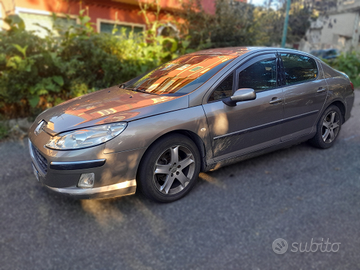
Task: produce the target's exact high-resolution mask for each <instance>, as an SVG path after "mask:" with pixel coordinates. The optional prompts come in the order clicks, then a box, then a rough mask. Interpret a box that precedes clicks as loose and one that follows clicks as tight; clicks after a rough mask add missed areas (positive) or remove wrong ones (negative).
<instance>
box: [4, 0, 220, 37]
mask: <svg viewBox="0 0 360 270" xmlns="http://www.w3.org/2000/svg"><path fill="white" fill-rule="evenodd" d="M150 2H151V3H155V0H151V1H150V0H140V3H139V1H138V0H52V1H48V0H36V1H34V0H0V16H1V17H0V27H1V28H5V27H6V25H5V23H4V22H3V19H4V18H5V17H6V16H7V15H9V14H18V15H19V16H20V17H21V18H22V19H23V20H24V22H25V25H26V29H27V30H34V31H36V32H37V33H38V35H40V36H44V35H46V30H44V29H43V28H41V27H39V26H38V25H37V24H39V25H42V26H45V27H47V28H49V29H52V24H53V20H52V14H53V13H55V14H56V15H57V17H58V18H60V19H61V18H63V19H64V22H65V21H67V20H66V19H65V18H66V14H67V15H69V16H70V23H76V21H77V17H78V15H79V12H80V10H84V13H85V15H87V16H89V17H90V18H91V22H92V23H93V26H94V28H95V29H96V31H98V32H112V30H113V28H114V26H115V25H116V26H117V28H118V29H122V28H124V29H125V30H126V31H130V30H133V31H134V32H135V33H136V32H141V31H143V30H144V29H145V28H146V21H145V18H144V16H142V15H140V14H139V13H140V10H141V9H140V7H139V4H142V5H145V4H146V3H150ZM157 3H158V4H159V5H160V7H161V11H160V16H159V17H160V19H161V20H163V21H170V19H171V14H173V13H174V12H175V11H178V10H180V9H182V4H181V0H158V2H157ZM201 3H202V6H203V8H204V10H205V11H206V12H209V13H214V12H215V0H202V1H201ZM149 16H150V17H149V19H150V20H154V19H155V18H154V17H151V14H149ZM172 27H175V26H173V25H172Z"/></svg>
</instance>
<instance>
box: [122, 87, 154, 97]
mask: <svg viewBox="0 0 360 270" xmlns="http://www.w3.org/2000/svg"><path fill="white" fill-rule="evenodd" d="M125 89H127V90H131V91H134V92H140V93H146V94H150V95H156V96H157V95H158V94H155V93H151V92H147V91H146V90H142V89H138V88H136V87H134V88H130V87H125Z"/></svg>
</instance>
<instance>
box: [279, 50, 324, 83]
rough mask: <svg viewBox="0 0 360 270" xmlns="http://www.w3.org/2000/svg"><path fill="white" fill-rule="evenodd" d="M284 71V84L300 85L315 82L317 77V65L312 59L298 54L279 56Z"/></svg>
mask: <svg viewBox="0 0 360 270" xmlns="http://www.w3.org/2000/svg"><path fill="white" fill-rule="evenodd" d="M281 59H282V62H283V65H284V69H285V79H286V84H287V85H289V84H295V83H302V82H306V81H310V80H315V79H316V78H317V75H318V69H317V65H316V62H315V60H314V59H312V58H310V57H308V56H305V55H299V54H291V53H286V54H281Z"/></svg>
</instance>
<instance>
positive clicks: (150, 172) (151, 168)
mask: <svg viewBox="0 0 360 270" xmlns="http://www.w3.org/2000/svg"><path fill="white" fill-rule="evenodd" d="M199 172H200V155H199V151H198V149H197V147H196V145H195V144H194V142H193V141H192V140H190V139H189V138H188V137H186V136H184V135H181V134H172V135H169V136H166V137H164V138H162V139H160V140H159V141H157V142H155V143H154V144H153V145H152V146H151V147H150V148H149V150H148V151H147V152H146V154H145V156H144V158H143V160H142V162H141V164H140V169H139V173H138V184H139V187H140V189H141V191H142V193H143V194H144V195H145V196H147V197H148V198H150V199H152V200H155V201H158V202H172V201H175V200H178V199H180V198H182V197H183V196H185V195H186V194H187V193H188V192H189V191H190V190H191V188H192V187H193V186H194V185H195V182H196V179H197V177H198V175H199Z"/></svg>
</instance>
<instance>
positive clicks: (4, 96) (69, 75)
mask: <svg viewBox="0 0 360 270" xmlns="http://www.w3.org/2000/svg"><path fill="white" fill-rule="evenodd" d="M158 12H159V11H158ZM142 13H143V14H144V16H147V9H146V8H143V9H142ZM53 16H54V28H55V29H56V30H57V33H56V34H55V33H54V32H52V31H50V30H48V29H46V28H45V29H46V30H47V31H48V36H46V37H45V38H40V37H38V36H36V35H35V33H34V32H29V31H26V30H25V25H24V22H23V21H22V20H21V18H20V17H18V16H17V15H10V16H8V17H7V18H6V19H5V22H7V23H8V24H9V26H10V28H9V30H7V31H2V32H0V114H1V115H3V117H5V118H14V117H27V116H33V115H36V114H38V113H39V112H40V111H42V110H43V109H45V108H48V107H52V106H54V105H57V104H59V103H60V102H62V101H64V100H67V99H70V98H73V97H77V96H80V95H83V94H86V93H89V92H92V91H96V90H99V89H102V88H106V87H109V86H112V85H116V84H120V83H122V82H125V81H127V80H129V79H131V78H133V77H135V76H137V75H139V74H141V73H144V72H145V71H147V70H150V69H153V68H154V67H156V66H158V65H159V64H161V63H163V62H164V61H167V60H170V59H173V58H175V57H177V56H178V55H179V54H181V53H184V52H185V49H186V47H185V45H186V42H184V43H183V45H181V44H182V43H181V42H179V40H176V39H174V38H170V37H162V36H157V35H156V29H157V27H158V26H159V25H160V24H161V23H160V22H157V21H155V22H152V23H150V22H149V21H148V30H147V31H145V32H144V33H143V34H140V35H135V34H133V33H130V34H128V35H127V34H126V33H125V31H124V32H121V33H120V35H111V34H104V33H96V32H95V31H94V29H93V27H92V24H91V23H90V22H89V21H90V18H89V17H88V16H84V15H83V11H81V12H80V15H79V21H80V24H76V25H73V24H70V23H69V24H67V26H66V27H64V24H63V23H61V24H59V23H57V20H56V16H55V15H53ZM114 31H116V29H114ZM184 44H185V45H184Z"/></svg>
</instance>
